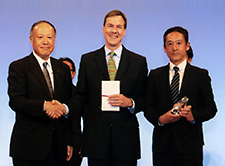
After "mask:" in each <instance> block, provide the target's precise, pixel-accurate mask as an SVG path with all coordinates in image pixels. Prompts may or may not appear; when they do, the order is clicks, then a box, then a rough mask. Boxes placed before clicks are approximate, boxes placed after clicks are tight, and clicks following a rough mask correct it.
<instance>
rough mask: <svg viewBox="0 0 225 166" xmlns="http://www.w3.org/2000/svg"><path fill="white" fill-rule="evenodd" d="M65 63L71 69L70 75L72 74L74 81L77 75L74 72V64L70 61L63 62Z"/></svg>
mask: <svg viewBox="0 0 225 166" xmlns="http://www.w3.org/2000/svg"><path fill="white" fill-rule="evenodd" d="M63 63H65V64H67V65H68V66H69V67H70V74H71V78H72V79H74V77H75V75H76V72H75V71H73V67H72V64H71V63H70V62H68V61H63Z"/></svg>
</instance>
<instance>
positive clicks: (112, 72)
mask: <svg viewBox="0 0 225 166" xmlns="http://www.w3.org/2000/svg"><path fill="white" fill-rule="evenodd" d="M114 55H115V53H114V52H110V58H109V60H108V72H109V78H110V81H113V80H115V77H116V65H115V61H114V60H113V56H114Z"/></svg>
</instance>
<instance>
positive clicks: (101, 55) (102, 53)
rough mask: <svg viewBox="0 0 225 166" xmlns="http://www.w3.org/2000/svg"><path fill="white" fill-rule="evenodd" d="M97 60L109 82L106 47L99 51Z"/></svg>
mask: <svg viewBox="0 0 225 166" xmlns="http://www.w3.org/2000/svg"><path fill="white" fill-rule="evenodd" d="M95 60H96V63H97V65H98V67H99V69H100V71H101V73H102V75H103V76H104V78H105V79H107V80H109V74H108V69H107V64H106V57H105V50H104V47H102V48H101V49H100V50H98V51H97V56H95Z"/></svg>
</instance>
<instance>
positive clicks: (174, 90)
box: [170, 66, 180, 104]
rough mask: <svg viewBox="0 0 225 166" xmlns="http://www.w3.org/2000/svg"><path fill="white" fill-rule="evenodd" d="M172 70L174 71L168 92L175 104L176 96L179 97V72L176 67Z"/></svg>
mask: <svg viewBox="0 0 225 166" xmlns="http://www.w3.org/2000/svg"><path fill="white" fill-rule="evenodd" d="M173 69H174V70H175V74H174V76H173V79H172V82H171V84H170V92H171V96H172V101H173V103H174V104H175V103H176V102H177V100H178V95H179V84H180V74H179V73H178V71H179V68H178V67H176V66H174V68H173Z"/></svg>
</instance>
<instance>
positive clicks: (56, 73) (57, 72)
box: [50, 57, 63, 98]
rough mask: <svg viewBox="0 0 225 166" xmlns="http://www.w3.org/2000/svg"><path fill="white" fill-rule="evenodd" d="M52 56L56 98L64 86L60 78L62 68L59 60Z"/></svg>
mask: <svg viewBox="0 0 225 166" xmlns="http://www.w3.org/2000/svg"><path fill="white" fill-rule="evenodd" d="M50 58H51V65H52V70H53V79H54V94H53V95H54V98H56V97H57V96H59V92H60V89H62V88H63V87H62V86H63V85H62V84H63V83H62V82H61V79H60V70H61V69H60V68H59V66H58V65H57V62H56V60H55V59H53V58H52V57H50Z"/></svg>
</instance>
